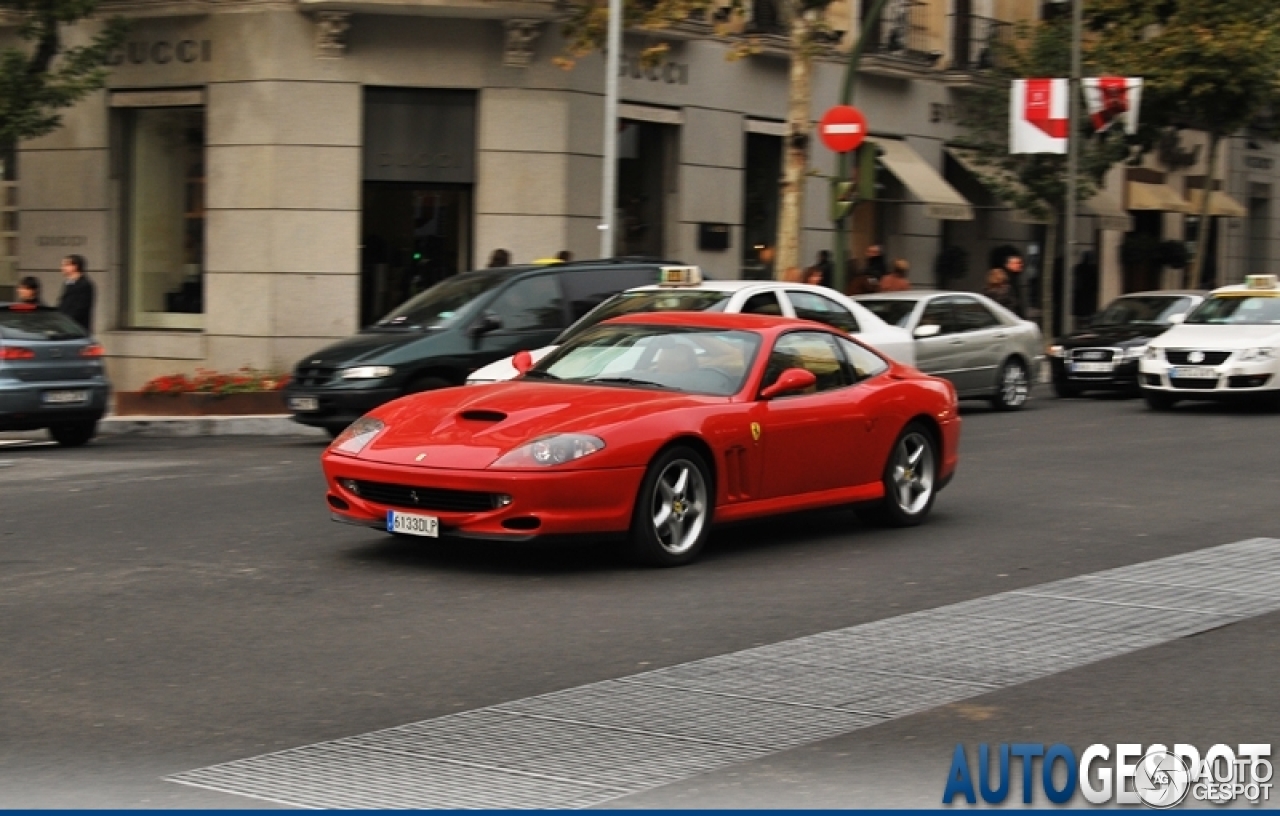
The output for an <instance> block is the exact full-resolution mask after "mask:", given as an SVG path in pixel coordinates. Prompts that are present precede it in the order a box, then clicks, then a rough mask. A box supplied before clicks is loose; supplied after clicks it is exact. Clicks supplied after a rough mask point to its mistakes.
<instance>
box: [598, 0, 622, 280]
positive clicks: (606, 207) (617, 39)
mask: <svg viewBox="0 0 1280 816" xmlns="http://www.w3.org/2000/svg"><path fill="white" fill-rule="evenodd" d="M604 65H605V67H604V70H605V77H604V168H603V172H602V173H601V181H600V226H599V230H600V257H601V258H612V257H613V254H614V250H615V247H616V246H617V242H616V239H615V228H616V225H615V224H614V220H615V213H616V212H617V208H616V207H615V206H614V203H615V201H616V200H617V197H618V74H619V73H620V72H621V70H622V0H609V31H608V35H607V40H606V45H605V61H604Z"/></svg>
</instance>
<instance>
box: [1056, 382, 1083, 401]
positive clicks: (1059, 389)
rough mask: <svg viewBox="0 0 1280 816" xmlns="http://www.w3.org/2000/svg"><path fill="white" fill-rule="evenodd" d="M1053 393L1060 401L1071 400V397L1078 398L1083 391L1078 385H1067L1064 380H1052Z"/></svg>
mask: <svg viewBox="0 0 1280 816" xmlns="http://www.w3.org/2000/svg"><path fill="white" fill-rule="evenodd" d="M1053 393H1055V394H1057V395H1058V396H1059V397H1061V398H1062V399H1071V398H1072V397H1078V396H1080V395H1081V394H1083V393H1084V389H1083V388H1081V387H1080V386H1078V385H1074V384H1072V383H1069V382H1067V381H1066V380H1054V381H1053Z"/></svg>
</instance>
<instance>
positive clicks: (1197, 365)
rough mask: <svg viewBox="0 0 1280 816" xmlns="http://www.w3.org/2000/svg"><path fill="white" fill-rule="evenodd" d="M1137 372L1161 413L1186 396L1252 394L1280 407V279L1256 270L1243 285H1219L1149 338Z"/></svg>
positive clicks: (1218, 397)
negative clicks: (1170, 325) (1171, 324)
mask: <svg viewBox="0 0 1280 816" xmlns="http://www.w3.org/2000/svg"><path fill="white" fill-rule="evenodd" d="M1138 373H1139V377H1138V379H1139V384H1140V385H1141V386H1142V395H1143V397H1145V398H1146V401H1147V405H1148V406H1150V407H1151V408H1152V409H1153V410H1156V411H1163V410H1168V409H1169V408H1172V407H1173V405H1174V403H1176V402H1177V401H1178V400H1180V399H1212V400H1226V399H1238V398H1247V397H1252V398H1254V399H1261V400H1265V401H1267V402H1268V403H1270V404H1271V405H1272V406H1273V407H1276V408H1280V281H1278V280H1277V277H1276V276H1275V275H1250V276H1248V277H1247V278H1246V279H1245V282H1244V284H1243V285H1239V286H1225V287H1223V288H1221V289H1215V290H1214V291H1213V292H1211V293H1210V294H1209V297H1208V298H1206V299H1205V301H1204V303H1201V304H1200V305H1199V306H1198V307H1197V308H1196V309H1195V310H1194V311H1193V312H1191V313H1190V314H1188V315H1187V317H1186V319H1185V320H1184V321H1183V322H1182V323H1181V324H1180V325H1176V326H1174V327H1173V328H1171V329H1169V331H1167V332H1165V333H1164V334H1162V335H1160V336H1159V337H1157V338H1155V339H1154V340H1152V341H1151V344H1150V345H1148V346H1147V350H1146V352H1145V353H1144V354H1143V356H1142V361H1141V363H1140V364H1139V367H1138Z"/></svg>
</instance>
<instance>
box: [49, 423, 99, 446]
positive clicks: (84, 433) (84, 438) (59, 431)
mask: <svg viewBox="0 0 1280 816" xmlns="http://www.w3.org/2000/svg"><path fill="white" fill-rule="evenodd" d="M97 430H98V422H97V420H93V421H90V422H69V423H67V424H65V425H51V426H50V427H49V436H52V437H53V439H54V441H55V442H57V443H58V444H59V445H61V446H62V447H64V448H78V447H80V446H81V445H84V444H85V443H87V442H88V441H89V440H90V439H93V435H94V434H95V433H97Z"/></svg>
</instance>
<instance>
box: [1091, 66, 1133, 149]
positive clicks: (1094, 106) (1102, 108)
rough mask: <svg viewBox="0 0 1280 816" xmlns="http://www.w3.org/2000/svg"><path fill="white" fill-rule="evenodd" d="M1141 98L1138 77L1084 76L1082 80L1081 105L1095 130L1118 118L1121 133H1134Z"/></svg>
mask: <svg viewBox="0 0 1280 816" xmlns="http://www.w3.org/2000/svg"><path fill="white" fill-rule="evenodd" d="M1141 98H1142V78H1141V77H1086V78H1085V80H1084V104H1085V109H1086V110H1088V112H1089V119H1090V120H1091V121H1092V122H1093V129H1094V130H1095V131H1099V132H1100V131H1103V130H1106V129H1107V128H1109V127H1111V126H1112V125H1114V124H1115V123H1116V122H1120V123H1122V124H1123V125H1124V132H1125V133H1128V134H1129V135H1133V134H1134V133H1137V132H1138V103H1139V102H1140V101H1141Z"/></svg>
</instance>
